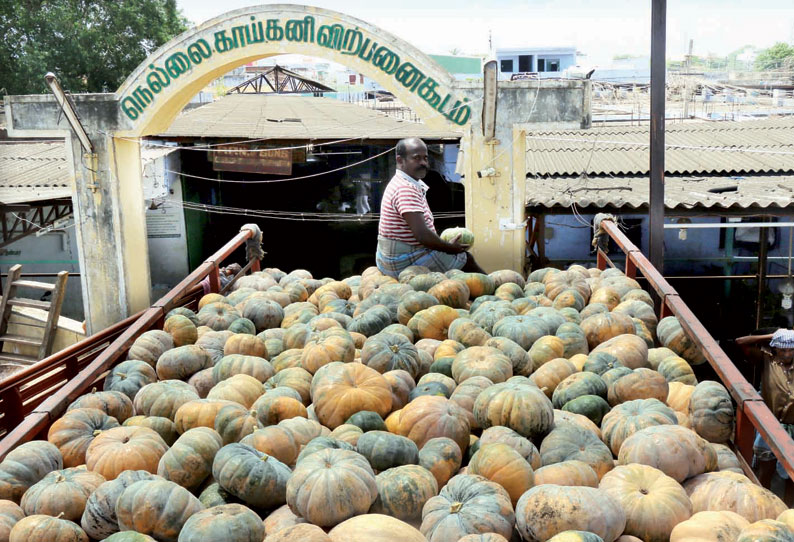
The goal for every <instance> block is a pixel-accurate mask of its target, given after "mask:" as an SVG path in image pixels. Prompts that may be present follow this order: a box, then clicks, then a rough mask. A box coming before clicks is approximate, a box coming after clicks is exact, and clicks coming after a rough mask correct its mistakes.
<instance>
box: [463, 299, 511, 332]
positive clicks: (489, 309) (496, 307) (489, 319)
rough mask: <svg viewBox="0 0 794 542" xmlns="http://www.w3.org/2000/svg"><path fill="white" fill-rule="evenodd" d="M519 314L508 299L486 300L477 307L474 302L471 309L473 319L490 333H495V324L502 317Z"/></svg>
mask: <svg viewBox="0 0 794 542" xmlns="http://www.w3.org/2000/svg"><path fill="white" fill-rule="evenodd" d="M517 315H518V312H517V311H516V310H515V308H513V306H512V305H511V304H510V303H508V302H507V301H486V302H483V303H482V304H481V305H479V306H477V308H476V309H475V307H474V305H473V304H472V309H471V319H472V320H473V321H474V322H475V323H477V325H479V326H480V327H482V328H483V329H484V330H485V331H486V332H488V333H493V326H494V325H495V324H496V323H497V322H498V321H499V320H501V319H502V318H505V317H507V316H517Z"/></svg>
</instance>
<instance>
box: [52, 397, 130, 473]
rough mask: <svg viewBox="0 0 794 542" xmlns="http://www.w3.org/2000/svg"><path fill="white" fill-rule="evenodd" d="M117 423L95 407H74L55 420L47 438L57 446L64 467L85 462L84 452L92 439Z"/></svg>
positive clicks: (75, 465) (116, 425) (117, 424)
mask: <svg viewBox="0 0 794 542" xmlns="http://www.w3.org/2000/svg"><path fill="white" fill-rule="evenodd" d="M118 426H119V423H118V422H117V421H116V419H115V418H112V417H110V416H108V415H107V414H105V413H104V412H102V411H101V410H98V409H96V408H76V409H74V410H69V411H67V412H66V413H65V414H64V415H63V416H62V417H61V418H58V419H57V420H55V423H53V424H52V425H51V426H50V430H49V431H48V432H47V440H48V441H49V442H51V443H53V444H55V445H56V446H57V447H58V450H60V452H61V455H62V456H63V465H64V466H65V467H77V466H78V465H82V464H84V463H85V452H86V450H87V449H88V446H89V445H90V444H91V443H92V442H93V441H94V439H95V438H96V437H97V436H98V435H99V434H100V433H102V431H105V430H107V429H110V428H112V427H118Z"/></svg>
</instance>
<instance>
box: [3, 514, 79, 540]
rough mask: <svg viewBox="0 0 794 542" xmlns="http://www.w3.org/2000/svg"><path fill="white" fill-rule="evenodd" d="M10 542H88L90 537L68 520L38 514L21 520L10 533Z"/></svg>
mask: <svg viewBox="0 0 794 542" xmlns="http://www.w3.org/2000/svg"><path fill="white" fill-rule="evenodd" d="M8 540H9V541H10V542H38V541H39V540H46V541H47V542H88V536H86V534H85V532H83V530H82V529H81V528H80V526H79V525H77V524H76V523H74V522H72V521H69V520H67V519H61V518H54V517H50V516H47V515H44V514H36V515H33V516H28V517H26V518H22V519H21V520H19V521H18V522H17V523H16V525H14V527H13V528H12V529H11V531H10V532H9V533H8Z"/></svg>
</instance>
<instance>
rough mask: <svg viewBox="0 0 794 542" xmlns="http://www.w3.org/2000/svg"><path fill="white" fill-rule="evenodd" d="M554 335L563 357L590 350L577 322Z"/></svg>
mask: <svg viewBox="0 0 794 542" xmlns="http://www.w3.org/2000/svg"><path fill="white" fill-rule="evenodd" d="M555 335H556V336H557V337H558V338H559V339H560V340H562V344H563V346H564V347H565V352H564V354H563V357H564V358H565V359H571V357H573V356H575V355H576V354H584V355H587V354H588V353H589V352H590V347H589V346H588V345H587V336H586V335H585V333H584V331H582V328H581V327H579V324H577V323H574V322H566V323H564V324H562V325H561V326H560V327H558V328H557V332H556V333H555ZM269 351H270V350H268V352H269Z"/></svg>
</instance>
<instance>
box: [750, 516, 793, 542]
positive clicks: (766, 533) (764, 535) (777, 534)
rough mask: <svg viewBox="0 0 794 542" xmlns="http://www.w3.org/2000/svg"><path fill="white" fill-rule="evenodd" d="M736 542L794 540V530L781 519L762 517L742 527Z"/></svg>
mask: <svg viewBox="0 0 794 542" xmlns="http://www.w3.org/2000/svg"><path fill="white" fill-rule="evenodd" d="M736 542H794V531H792V530H791V528H790V527H789V526H788V525H786V524H785V523H783V522H781V521H775V520H774V519H762V520H759V521H756V522H755V523H751V524H750V525H748V526H747V527H745V528H744V529H742V532H740V533H739V536H738V538H737V539H736Z"/></svg>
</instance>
